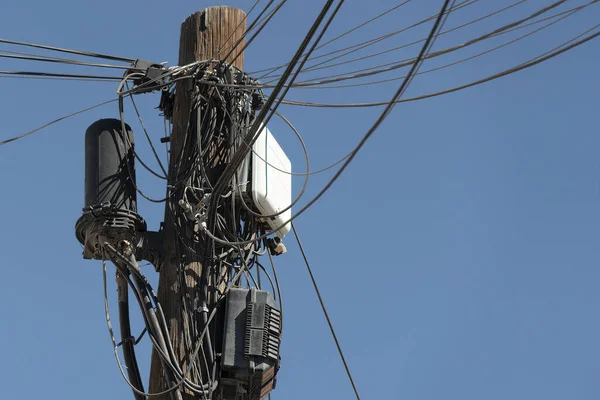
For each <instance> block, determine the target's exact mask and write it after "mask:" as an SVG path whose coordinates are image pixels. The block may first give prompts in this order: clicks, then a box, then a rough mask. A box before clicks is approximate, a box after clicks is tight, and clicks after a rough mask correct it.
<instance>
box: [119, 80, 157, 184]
mask: <svg viewBox="0 0 600 400" xmlns="http://www.w3.org/2000/svg"><path fill="white" fill-rule="evenodd" d="M126 87H127V89H128V90H129V85H127V84H126ZM129 98H130V99H131V104H132V105H133V109H134V110H135V113H136V115H137V117H138V121H140V126H141V127H142V130H143V131H144V135H145V136H146V140H147V141H148V144H149V145H150V149H151V150H152V153H153V154H154V158H155V159H156V162H158V166H159V167H160V169H161V171H162V172H163V174H164V175H165V177H166V176H167V171H166V170H165V167H164V166H163V163H162V161H160V157H159V156H158V153H157V152H156V149H155V148H154V144H153V143H152V139H150V135H149V134H148V131H147V130H146V127H145V126H144V121H142V116H141V115H140V112H139V111H138V108H137V105H136V104H135V100H133V94H130V95H129Z"/></svg>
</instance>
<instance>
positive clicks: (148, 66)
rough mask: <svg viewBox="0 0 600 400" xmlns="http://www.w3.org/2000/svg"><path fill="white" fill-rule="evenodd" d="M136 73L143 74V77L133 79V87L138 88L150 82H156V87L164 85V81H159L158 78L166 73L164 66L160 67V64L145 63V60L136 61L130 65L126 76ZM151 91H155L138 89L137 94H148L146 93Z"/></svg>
mask: <svg viewBox="0 0 600 400" xmlns="http://www.w3.org/2000/svg"><path fill="white" fill-rule="evenodd" d="M136 72H137V73H143V74H145V76H143V77H139V78H135V79H134V80H133V83H134V85H135V86H140V85H142V84H143V83H146V82H149V81H152V80H156V82H155V83H156V85H161V84H163V83H164V79H160V76H161V75H163V74H164V73H165V72H166V69H165V67H164V65H162V64H158V63H153V62H151V61H147V60H140V59H137V60H135V61H134V62H133V63H131V69H130V70H127V73H126V74H131V73H136ZM156 85H151V86H152V87H154V86H156ZM135 86H134V87H135ZM153 90H155V89H146V88H139V87H138V89H137V93H148V92H152V91H153Z"/></svg>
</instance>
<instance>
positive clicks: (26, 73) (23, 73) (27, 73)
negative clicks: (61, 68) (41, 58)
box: [0, 71, 123, 81]
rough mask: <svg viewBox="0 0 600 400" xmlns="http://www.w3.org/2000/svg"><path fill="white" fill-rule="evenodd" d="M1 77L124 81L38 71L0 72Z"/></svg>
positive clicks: (115, 77) (115, 78)
mask: <svg viewBox="0 0 600 400" xmlns="http://www.w3.org/2000/svg"><path fill="white" fill-rule="evenodd" d="M0 75H11V76H39V77H55V78H81V79H94V80H104V81H120V80H121V79H123V78H121V77H118V76H101V75H84V74H64V73H53V72H36V71H0Z"/></svg>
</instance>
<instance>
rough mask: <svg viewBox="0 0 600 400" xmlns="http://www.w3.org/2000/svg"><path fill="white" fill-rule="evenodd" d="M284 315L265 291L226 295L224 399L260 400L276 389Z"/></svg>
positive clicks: (240, 290)
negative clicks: (282, 318) (282, 315)
mask: <svg viewBox="0 0 600 400" xmlns="http://www.w3.org/2000/svg"><path fill="white" fill-rule="evenodd" d="M280 340H281V312H280V311H279V309H278V308H277V304H276V303H275V300H273V297H272V296H271V295H270V294H269V292H266V291H264V290H257V289H244V288H231V289H230V290H229V292H228V293H227V300H226V306H225V324H224V335H223V352H222V360H221V361H222V362H221V367H222V374H221V375H222V376H221V382H220V386H221V398H222V399H223V400H242V399H244V400H246V399H247V400H260V399H262V398H264V397H265V396H266V395H267V394H269V392H270V391H271V390H272V389H273V388H274V387H275V374H276V372H277V369H278V368H279V343H280Z"/></svg>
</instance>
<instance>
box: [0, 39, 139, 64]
mask: <svg viewBox="0 0 600 400" xmlns="http://www.w3.org/2000/svg"><path fill="white" fill-rule="evenodd" d="M0 43H6V44H14V45H17V46H26V47H35V48H38V49H44V50H50V51H58V52H61V53H70V54H77V55H80V56H86V57H95V58H104V59H106V60H113V61H123V62H128V63H131V62H133V61H135V59H133V58H125V57H117V56H112V55H108V54H101V53H92V52H88V51H81V50H71V49H63V48H60V47H53V46H45V45H42V44H34V43H27V42H19V41H16V40H9V39H0Z"/></svg>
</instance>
